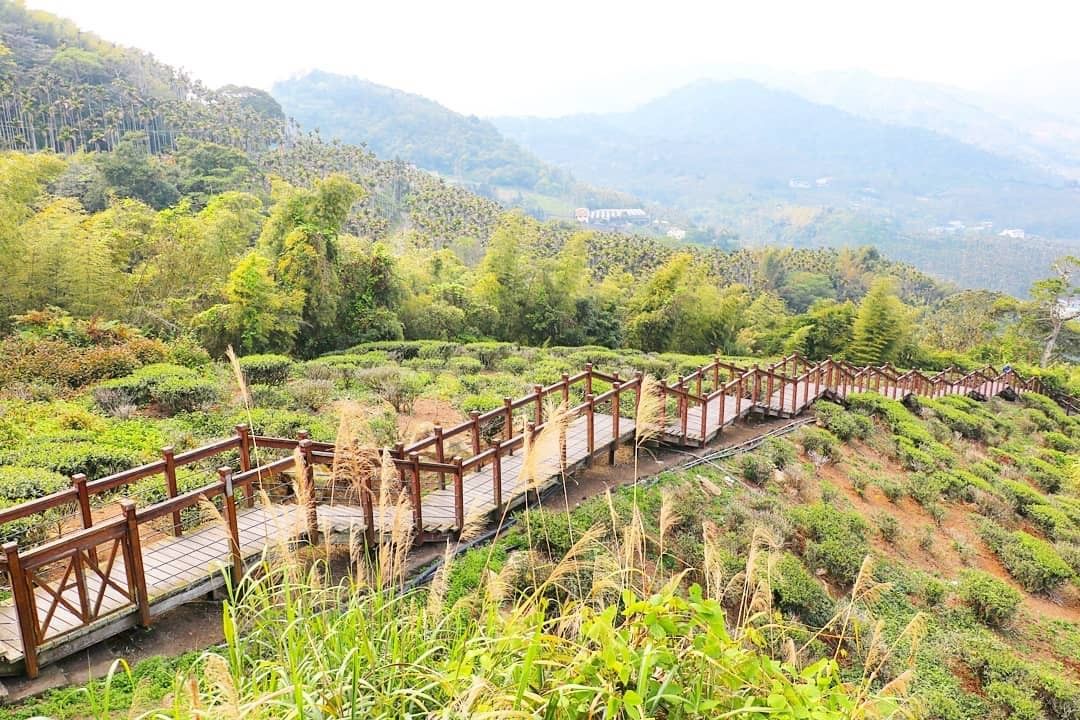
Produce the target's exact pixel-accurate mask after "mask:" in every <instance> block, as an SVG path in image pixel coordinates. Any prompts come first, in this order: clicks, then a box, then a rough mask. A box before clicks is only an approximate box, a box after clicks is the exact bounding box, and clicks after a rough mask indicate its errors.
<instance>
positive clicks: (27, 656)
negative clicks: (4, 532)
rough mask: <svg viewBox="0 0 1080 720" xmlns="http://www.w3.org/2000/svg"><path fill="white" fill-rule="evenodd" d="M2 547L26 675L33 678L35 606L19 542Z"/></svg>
mask: <svg viewBox="0 0 1080 720" xmlns="http://www.w3.org/2000/svg"><path fill="white" fill-rule="evenodd" d="M3 549H4V557H5V558H6V560H7V569H8V579H10V580H11V594H12V596H13V598H14V600H15V615H16V617H18V619H19V638H20V639H21V640H22V646H23V658H24V660H23V662H24V664H25V670H26V676H27V677H29V678H31V679H33V678H36V677H37V676H38V661H37V646H38V643H37V608H36V606H35V605H34V602H33V596H32V595H31V592H30V585H29V584H28V583H27V581H26V574H25V573H24V572H23V567H22V560H20V559H19V544H18V543H17V542H14V541H12V542H7V543H4V548H3Z"/></svg>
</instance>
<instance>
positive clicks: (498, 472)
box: [491, 439, 502, 511]
mask: <svg viewBox="0 0 1080 720" xmlns="http://www.w3.org/2000/svg"><path fill="white" fill-rule="evenodd" d="M491 447H493V448H495V458H494V460H492V462H491V497H492V500H493V501H494V502H495V509H496V510H499V511H501V510H502V441H501V440H498V439H496V440H492V441H491Z"/></svg>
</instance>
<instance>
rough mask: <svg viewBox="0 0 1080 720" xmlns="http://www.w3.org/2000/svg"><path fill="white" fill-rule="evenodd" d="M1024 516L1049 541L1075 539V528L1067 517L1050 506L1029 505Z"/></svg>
mask: <svg viewBox="0 0 1080 720" xmlns="http://www.w3.org/2000/svg"><path fill="white" fill-rule="evenodd" d="M1025 515H1026V516H1027V517H1029V518H1031V521H1032V522H1033V523H1035V524H1036V525H1038V526H1039V529H1040V530H1042V531H1043V532H1044V533H1046V536H1047V537H1048V538H1050V539H1051V540H1065V539H1069V538H1073V537H1076V534H1077V527H1076V525H1075V524H1074V523H1073V521H1072V520H1070V519H1069V516H1068V515H1066V514H1065V513H1064V512H1062V511H1061V510H1059V509H1057V508H1056V507H1051V506H1050V505H1031V506H1029V507H1028V508H1027V509H1026V511H1025Z"/></svg>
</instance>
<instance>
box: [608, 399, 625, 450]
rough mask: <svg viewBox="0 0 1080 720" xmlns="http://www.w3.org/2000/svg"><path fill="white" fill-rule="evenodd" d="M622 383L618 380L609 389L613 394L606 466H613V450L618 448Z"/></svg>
mask: <svg viewBox="0 0 1080 720" xmlns="http://www.w3.org/2000/svg"><path fill="white" fill-rule="evenodd" d="M620 387H622V383H620V382H619V381H618V380H616V381H615V382H613V383H611V389H612V390H614V391H615V394H614V395H612V397H611V447H609V448H608V465H614V464H615V450H616V449H617V448H618V447H619V407H620V405H619V388H620Z"/></svg>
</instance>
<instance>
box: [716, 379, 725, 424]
mask: <svg viewBox="0 0 1080 720" xmlns="http://www.w3.org/2000/svg"><path fill="white" fill-rule="evenodd" d="M726 403H727V388H724V387H722V388H720V407H719V408H718V409H717V414H716V433H717V434H718V435H719V434H720V433H722V432H723V431H724V405H725V404H726Z"/></svg>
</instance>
